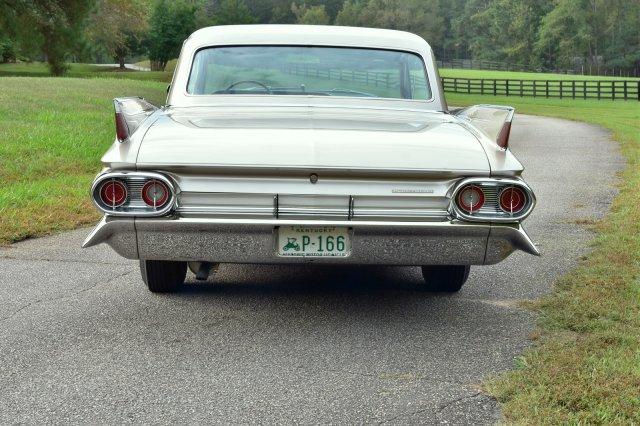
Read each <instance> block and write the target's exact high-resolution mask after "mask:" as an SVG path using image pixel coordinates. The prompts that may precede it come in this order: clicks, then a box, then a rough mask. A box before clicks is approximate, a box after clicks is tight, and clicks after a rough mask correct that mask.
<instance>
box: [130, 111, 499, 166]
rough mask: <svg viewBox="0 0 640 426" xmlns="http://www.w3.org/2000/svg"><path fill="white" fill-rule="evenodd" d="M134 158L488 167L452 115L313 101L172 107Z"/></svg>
mask: <svg viewBox="0 0 640 426" xmlns="http://www.w3.org/2000/svg"><path fill="white" fill-rule="evenodd" d="M137 165H138V168H140V169H165V170H173V169H182V170H184V168H185V167H193V168H205V169H216V170H230V171H231V172H232V173H241V171H249V170H259V171H265V170H273V171H277V172H283V171H286V170H298V171H300V170H305V171H315V170H334V171H336V172H340V171H342V172H357V171H360V172H362V173H366V172H373V173H375V172H384V173H394V172H395V173H404V174H407V173H408V174H414V173H419V174H421V175H422V174H424V173H432V174H443V175H447V176H452V175H453V176H463V175H488V174H489V173H490V166H489V162H488V160H487V156H486V154H485V152H484V150H483V148H482V145H481V144H480V142H479V141H478V140H477V139H476V137H475V136H474V135H472V134H471V133H470V132H469V131H467V130H466V129H465V128H463V127H462V126H460V125H459V124H457V123H456V120H455V119H454V118H452V117H450V116H449V115H447V114H443V113H435V112H424V111H407V110H391V109H389V110H383V109H358V108H331V107H312V106H306V107H301V106H295V107H294V106H292V107H273V106H271V107H266V106H252V107H247V106H243V107H240V108H238V107H232V108H224V107H200V108H168V109H167V110H165V112H164V113H163V114H161V115H160V116H159V118H158V120H157V121H156V122H155V123H154V124H153V125H152V126H151V127H150V129H149V130H148V131H147V133H146V134H145V136H144V139H143V142H142V144H141V146H140V150H139V152H138V157H137Z"/></svg>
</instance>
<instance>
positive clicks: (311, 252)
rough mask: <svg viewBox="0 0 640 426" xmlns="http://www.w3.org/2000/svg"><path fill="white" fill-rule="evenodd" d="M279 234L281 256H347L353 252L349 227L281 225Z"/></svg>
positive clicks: (279, 252)
mask: <svg viewBox="0 0 640 426" xmlns="http://www.w3.org/2000/svg"><path fill="white" fill-rule="evenodd" d="M277 235H278V247H277V252H278V255H279V256H292V257H347V256H349V254H351V239H350V238H349V230H348V228H337V227H330V226H329V227H312V226H281V227H280V228H278V233H277Z"/></svg>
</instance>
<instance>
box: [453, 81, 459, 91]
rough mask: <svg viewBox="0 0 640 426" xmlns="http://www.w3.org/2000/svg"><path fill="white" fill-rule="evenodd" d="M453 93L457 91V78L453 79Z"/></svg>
mask: <svg viewBox="0 0 640 426" xmlns="http://www.w3.org/2000/svg"><path fill="white" fill-rule="evenodd" d="M453 93H458V79H457V78H454V79H453Z"/></svg>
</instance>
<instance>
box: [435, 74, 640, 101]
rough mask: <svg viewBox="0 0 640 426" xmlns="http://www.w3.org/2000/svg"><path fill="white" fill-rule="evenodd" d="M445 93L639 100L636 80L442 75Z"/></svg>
mask: <svg viewBox="0 0 640 426" xmlns="http://www.w3.org/2000/svg"><path fill="white" fill-rule="evenodd" d="M442 85H443V87H444V91H445V92H450V93H466V94H472V95H493V96H520V97H524V96H527V97H540V98H559V99H565V98H567V99H609V100H638V101H640V81H638V80H511V79H484V78H481V79H473V78H453V77H443V78H442Z"/></svg>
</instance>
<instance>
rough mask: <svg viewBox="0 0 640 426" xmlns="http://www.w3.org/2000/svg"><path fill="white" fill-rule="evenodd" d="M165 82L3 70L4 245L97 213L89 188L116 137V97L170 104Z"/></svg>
mask: <svg viewBox="0 0 640 426" xmlns="http://www.w3.org/2000/svg"><path fill="white" fill-rule="evenodd" d="M165 89H166V84H164V83H158V82H144V81H133V80H115V79H77V78H24V77H0V182H2V185H0V245H2V244H7V243H11V242H14V241H18V240H21V239H24V238H28V237H32V236H38V235H43V234H46V233H49V232H51V231H57V230H63V229H72V228H75V227H77V226H78V225H81V224H86V223H89V222H92V221H94V220H96V219H97V218H98V214H97V212H96V211H95V210H94V209H93V207H92V206H91V202H90V200H89V195H88V188H89V187H90V185H91V182H92V180H93V177H94V176H95V174H96V173H97V172H98V171H99V169H100V163H99V160H100V157H101V156H102V154H103V153H104V152H105V150H106V149H107V148H108V147H109V145H110V144H111V143H112V142H113V139H114V124H113V105H112V102H111V100H112V99H113V98H114V97H116V96H138V95H139V96H144V97H146V98H147V99H149V100H151V101H152V102H156V103H159V104H162V103H164V98H165V96H166V94H165Z"/></svg>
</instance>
